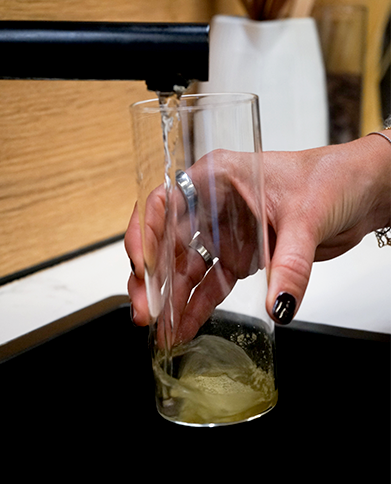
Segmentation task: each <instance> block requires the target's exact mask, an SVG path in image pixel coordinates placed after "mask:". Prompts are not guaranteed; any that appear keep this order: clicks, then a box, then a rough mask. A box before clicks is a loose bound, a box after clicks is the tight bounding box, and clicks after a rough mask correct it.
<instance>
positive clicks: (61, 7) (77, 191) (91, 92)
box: [0, 0, 242, 279]
mask: <svg viewBox="0 0 391 484" xmlns="http://www.w3.org/2000/svg"><path fill="white" fill-rule="evenodd" d="M241 8H242V7H241V4H240V2H239V1H238V2H235V1H234V0H229V1H224V2H223V1H221V0H220V1H208V0H143V1H137V0H99V1H98V0H61V1H59V0H34V1H33V2H32V1H30V0H18V1H15V0H9V1H8V0H0V19H1V20H84V21H88V20H97V21H129V22H208V21H209V20H210V18H211V16H212V15H213V14H214V13H217V12H219V13H241V12H242V10H241ZM129 62H132V60H131V59H129ZM151 97H154V93H151V92H149V91H147V90H146V87H145V84H144V83H143V82H127V81H121V82H117V81H116V82H107V81H102V82H101V81H99V82H98V81H14V80H12V81H0V113H1V115H0V279H1V278H4V277H5V276H8V275H10V274H13V273H16V272H18V271H21V270H23V269H26V268H29V267H31V266H35V265H37V264H41V263H42V262H44V261H47V260H51V259H53V258H56V257H59V256H61V255H63V254H65V253H68V252H72V251H75V250H78V249H80V248H83V247H86V246H88V245H90V244H94V243H96V242H99V241H101V240H104V239H107V238H110V237H113V236H116V235H118V234H121V233H123V232H124V231H125V230H126V227H127V224H128V220H129V217H130V214H131V212H132V209H133V206H134V203H135V200H136V177H135V173H134V167H135V159H134V155H133V148H132V139H131V129H130V116H129V105H130V104H132V103H133V102H135V101H139V100H141V99H147V98H151Z"/></svg>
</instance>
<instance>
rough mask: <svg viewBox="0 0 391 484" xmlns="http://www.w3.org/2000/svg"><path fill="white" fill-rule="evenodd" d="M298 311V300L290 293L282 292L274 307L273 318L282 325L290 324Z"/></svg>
mask: <svg viewBox="0 0 391 484" xmlns="http://www.w3.org/2000/svg"><path fill="white" fill-rule="evenodd" d="M295 309H296V299H295V298H294V297H293V296H292V294H289V293H288V292H280V294H279V295H278V296H277V299H276V302H275V303H274V306H273V317H274V319H275V320H276V321H277V322H278V323H280V324H289V323H290V322H291V321H292V319H293V315H294V314H295Z"/></svg>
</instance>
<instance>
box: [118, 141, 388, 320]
mask: <svg viewBox="0 0 391 484" xmlns="http://www.w3.org/2000/svg"><path fill="white" fill-rule="evenodd" d="M377 138H379V139H377ZM388 145H389V144H388V143H387V141H386V140H382V139H381V138H380V137H376V136H369V137H365V138H361V139H359V140H356V141H354V142H351V143H347V144H344V145H338V146H327V147H323V148H317V149H313V150H307V151H302V152H266V153H264V156H263V158H264V171H265V182H266V183H265V185H266V208H267V217H268V222H269V226H270V241H271V252H272V260H271V267H270V277H269V290H268V296H267V301H266V307H267V310H268V312H269V314H270V315H271V316H272V317H273V318H274V319H275V320H276V321H277V322H281V323H288V322H290V320H291V319H292V317H293V316H294V314H295V312H297V309H298V307H299V306H300V303H301V301H302V299H303V296H304V293H305V289H306V287H307V284H308V280H309V277H310V272H311V267H312V263H313V261H314V260H327V259H331V258H334V257H337V256H338V255H341V254H343V253H344V252H346V251H347V250H349V249H350V248H352V247H354V246H355V245H356V244H358V243H359V242H360V240H361V239H362V237H363V236H364V235H366V234H367V233H369V232H371V231H372V230H375V229H377V228H380V227H385V226H387V225H389V224H390V211H391V200H390V195H389V194H390V190H391V173H390V172H391V163H390V152H389V150H390V147H389V146H388ZM246 156H251V155H249V154H245V153H241V154H240V153H232V152H219V163H216V164H215V166H216V176H217V178H219V179H220V180H221V184H220V186H221V187H222V190H221V196H219V197H218V200H219V203H220V209H221V207H224V204H225V203H226V202H227V199H226V196H225V195H226V190H225V188H226V187H230V186H231V187H232V188H233V189H234V190H235V191H236V192H235V191H233V192H232V193H234V194H235V195H234V196H236V197H241V198H242V200H243V202H244V204H243V206H242V209H243V210H245V211H246V210H247V213H246V217H249V219H250V220H251V218H252V217H255V218H257V217H258V216H259V200H257V197H256V196H255V194H254V193H253V191H252V190H251V183H249V180H251V178H250V177H249V173H248V172H246V163H245V157H246ZM201 166H202V160H199V161H198V162H197V163H196V164H195V165H194V167H192V168H191V171H190V170H189V173H191V175H190V176H191V177H192V179H193V181H194V183H195V185H196V186H197V188H198V190H200V188H199V187H201V186H203V183H202V181H203V177H202V176H201V175H202V170H201ZM197 168H199V170H198V169H197ZM229 191H230V190H229ZM202 192H203V194H204V196H207V192H206V191H205V192H204V190H202ZM154 196H158V197H160V198H158V199H159V200H160V211H156V212H155V214H154V217H152V218H151V219H149V220H147V224H146V226H147V227H148V230H149V231H150V235H149V237H152V239H153V238H154V237H155V236H156V234H162V229H163V227H162V220H163V213H164V194H163V192H162V191H161V192H159V194H158V193H155V194H154ZM180 203H181V202H180V201H179V204H180ZM182 204H183V205H182V206H181V205H179V209H180V215H181V216H183V214H184V213H185V211H186V207H185V205H184V201H183V199H182ZM245 206H247V209H246V207H245ZM248 210H249V211H248ZM243 213H244V212H243ZM138 217H139V214H138V210H137V208H136V209H135V211H134V213H133V216H132V218H131V221H130V224H129V228H128V231H127V234H126V238H125V244H126V248H127V251H128V254H129V257H130V258H131V260H132V261H133V263H134V266H135V271H134V272H135V275H133V276H131V277H130V280H129V286H128V288H129V294H130V297H131V300H132V302H133V308H134V320H135V322H136V323H137V324H148V322H149V313H148V307H147V300H146V295H145V281H144V262H143V256H142V250H141V236H140V234H141V232H140V225H139V218H138ZM203 230H204V228H203ZM243 230H244V232H243V236H244V237H245V238H246V240H248V241H250V242H251V237H250V238H249V237H248V233H247V234H246V232H245V230H246V229H245V227H243ZM208 233H210V231H208V230H206V229H205V234H208ZM158 240H159V237H155V241H158ZM186 243H187V240H186V242H185V241H184V240H182V245H183V247H187V245H186ZM179 246H180V244H179V245H178V247H179ZM205 246H207V243H206V242H205ZM246 251H248V254H247V256H249V255H250V254H252V252H251V243H250V246H247V247H246ZM223 252H224V251H223ZM194 255H195V256H197V257H195V259H194V260H193V261H191V264H196V263H197V264H198V265H200V264H203V261H202V259H201V258H200V257H199V256H198V255H197V254H196V253H195V254H193V256H194ZM252 255H253V254H252ZM251 260H252V261H253V260H254V259H251ZM239 261H240V263H238V264H236V267H232V263H233V262H234V261H232V257H231V253H230V251H229V250H228V251H227V252H226V254H224V255H223V259H222V260H220V262H219V264H220V270H221V271H224V272H223V274H224V280H226V281H227V282H228V284H227V285H226V286H225V287H223V286H222V285H221V284H220V285H219V291H218V293H214V292H213V291H212V292H208V291H205V293H204V294H206V295H207V297H208V301H209V303H210V306H212V305H213V304H214V305H216V304H218V302H220V300H222V299H223V298H224V297H225V295H226V294H227V291H229V290H230V287H231V285H233V284H234V282H235V280H236V279H237V278H238V277H245V275H246V272H248V273H250V272H251V270H253V268H252V263H249V259H246V257H245V253H244V252H243V258H240V259H239ZM261 266H262V263H259V261H258V267H261ZM184 267H185V266H184ZM193 270H194V267H193V269H192V271H193ZM202 270H203V271H205V268H202ZM202 270H201V267H199V268H198V269H197V270H194V272H191V271H189V272H187V273H186V271H182V274H183V276H184V277H185V278H186V277H187V278H189V277H190V274H191V273H192V274H200V273H201V272H202ZM216 272H217V271H216ZM198 277H199V276H197V277H196V278H195V279H193V281H192V282H191V283H190V284H193V286H194V284H195V283H196V282H197V280H198ZM205 282H209V281H207V280H206V278H205ZM199 287H201V285H200V286H199ZM205 287H208V286H207V285H206V284H205ZM188 290H189V286H186V291H185V294H187V293H188ZM199 294H200V295H201V294H202V293H201V289H200V293H199ZM184 298H185V296H184ZM209 309H210V308H209ZM209 309H208V310H209ZM187 310H190V308H187ZM201 324H202V323H201ZM198 326H199V325H198ZM198 326H197V327H198ZM188 327H192V325H189V326H188Z"/></svg>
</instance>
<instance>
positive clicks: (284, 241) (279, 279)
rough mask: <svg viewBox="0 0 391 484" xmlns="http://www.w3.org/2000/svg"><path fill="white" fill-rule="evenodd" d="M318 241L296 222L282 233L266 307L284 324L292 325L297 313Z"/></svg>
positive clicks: (281, 230) (273, 263)
mask: <svg viewBox="0 0 391 484" xmlns="http://www.w3.org/2000/svg"><path fill="white" fill-rule="evenodd" d="M315 249H316V242H315V240H314V238H313V237H312V236H311V235H310V234H309V233H308V232H306V231H305V230H304V228H300V227H298V225H297V224H295V225H294V226H293V227H292V224H289V225H288V226H287V227H285V228H281V229H280V230H279V232H278V236H277V241H276V246H275V250H274V254H273V258H272V260H271V266H270V277H269V289H268V294H267V298H266V309H267V311H268V313H269V315H270V316H271V317H272V318H273V319H274V320H275V321H276V322H277V323H280V324H288V323H290V322H291V321H292V319H293V317H294V315H295V314H296V312H297V310H298V309H299V306H300V304H301V301H302V299H303V296H304V293H305V290H306V288H307V284H308V281H309V278H310V273H311V267H312V263H313V260H314V254H315Z"/></svg>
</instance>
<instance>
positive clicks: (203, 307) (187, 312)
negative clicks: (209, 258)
mask: <svg viewBox="0 0 391 484" xmlns="http://www.w3.org/2000/svg"><path fill="white" fill-rule="evenodd" d="M236 280H237V279H236V277H234V275H233V274H232V273H231V272H230V271H228V270H227V269H224V267H222V266H221V264H220V262H217V263H216V264H215V265H214V266H213V267H212V268H211V269H210V270H209V271H208V272H207V273H206V275H205V277H204V278H203V279H202V281H201V282H200V284H199V285H198V286H197V287H196V288H195V289H194V292H193V294H192V296H191V298H190V300H189V301H188V304H185V306H184V310H183V313H182V315H181V318H180V322H179V327H178V329H177V331H176V335H175V342H176V343H183V342H187V341H190V340H191V339H192V338H193V337H194V336H195V335H196V334H197V332H198V330H199V329H200V327H201V326H202V325H203V324H204V323H205V322H206V321H207V320H208V318H209V317H210V316H211V314H212V313H213V311H214V310H215V308H216V306H218V305H219V304H220V303H221V302H222V301H223V300H224V299H225V298H226V297H227V295H228V294H229V293H230V292H231V291H232V289H233V287H234V285H235V282H236Z"/></svg>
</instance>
